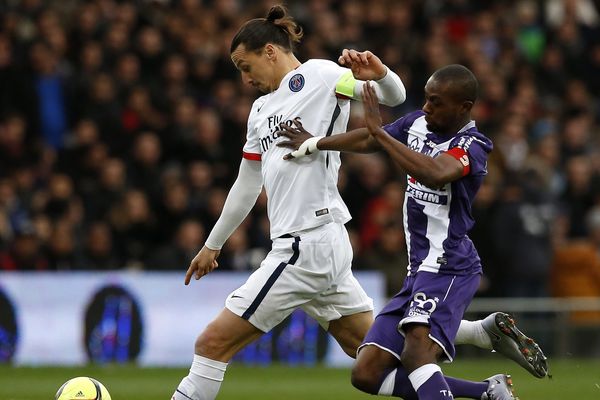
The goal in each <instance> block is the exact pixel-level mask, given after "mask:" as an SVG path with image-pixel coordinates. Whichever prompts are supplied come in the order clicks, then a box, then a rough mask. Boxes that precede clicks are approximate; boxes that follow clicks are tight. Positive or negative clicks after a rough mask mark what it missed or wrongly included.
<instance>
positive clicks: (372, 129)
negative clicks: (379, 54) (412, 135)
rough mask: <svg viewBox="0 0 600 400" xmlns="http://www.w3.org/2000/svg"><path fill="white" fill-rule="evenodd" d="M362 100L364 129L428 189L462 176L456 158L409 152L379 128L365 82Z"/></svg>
mask: <svg viewBox="0 0 600 400" xmlns="http://www.w3.org/2000/svg"><path fill="white" fill-rule="evenodd" d="M363 103H364V107H365V123H366V125H367V130H368V131H369V133H370V134H371V136H373V138H375V140H377V142H378V143H379V145H380V146H381V147H382V148H383V149H384V150H385V151H387V152H388V154H389V155H390V157H391V158H392V160H394V162H395V163H396V164H398V165H399V166H400V167H401V168H402V169H404V170H405V171H406V172H407V173H408V174H409V175H410V176H412V177H413V178H415V179H416V180H417V181H419V182H421V183H422V184H424V185H425V186H428V187H431V188H437V187H442V186H444V185H445V184H447V183H449V182H452V181H455V180H457V179H459V178H460V177H462V176H463V172H464V167H465V166H464V165H463V164H462V163H461V162H460V161H458V160H457V159H456V158H454V157H452V156H450V155H448V154H446V153H441V154H440V155H438V156H437V157H435V158H432V157H430V156H428V155H425V154H421V153H419V152H416V151H413V150H411V149H409V148H408V147H406V146H405V145H404V144H402V143H400V142H399V141H397V140H396V139H394V138H393V137H391V136H390V135H388V134H387V132H386V131H384V130H383V129H382V128H381V116H380V114H379V105H378V104H377V98H376V96H375V91H374V90H373V87H372V86H371V85H370V84H369V82H367V83H365V84H364V88H363Z"/></svg>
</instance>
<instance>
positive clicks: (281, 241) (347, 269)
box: [172, 6, 406, 400]
mask: <svg viewBox="0 0 600 400" xmlns="http://www.w3.org/2000/svg"><path fill="white" fill-rule="evenodd" d="M301 36H302V33H301V30H300V29H299V28H298V26H297V25H296V23H295V22H294V21H293V19H292V18H290V17H289V16H288V14H287V10H286V9H285V8H284V7H282V6H274V7H272V8H271V10H270V11H269V13H268V16H267V18H257V19H253V20H250V21H248V22H247V23H246V24H244V26H242V28H241V29H240V30H239V32H238V33H237V34H236V36H235V37H234V39H233V41H232V45H231V59H232V61H233V62H234V64H235V65H236V67H237V68H238V69H239V70H240V71H241V74H242V79H243V81H244V82H245V83H248V84H250V85H253V86H255V87H257V88H258V89H259V90H260V91H262V92H264V93H267V94H266V95H264V96H262V97H260V98H258V99H257V100H256V101H255V102H254V104H253V106H252V110H251V111H250V116H249V117H248V130H247V141H246V144H245V146H244V149H243V159H242V162H241V165H240V170H239V175H238V177H237V179H236V181H235V183H234V184H233V186H232V188H231V190H230V192H229V195H228V196H227V200H226V202H225V205H224V207H223V211H222V213H221V216H220V218H219V220H218V221H217V223H216V224H215V226H214V227H213V229H212V231H211V233H210V235H209V237H208V239H207V240H206V243H205V245H204V247H203V248H202V249H201V250H200V252H199V253H198V255H196V257H195V258H194V259H193V260H192V262H191V264H190V267H189V269H188V271H187V274H186V280H185V282H186V284H188V283H189V282H190V280H191V278H192V277H195V278H196V279H200V278H201V277H202V276H203V275H205V274H207V273H209V272H211V271H212V270H213V269H215V268H217V266H218V263H217V261H216V258H217V257H218V255H219V252H220V249H221V246H222V245H223V243H224V242H225V241H226V240H227V238H228V237H229V236H230V235H231V233H232V232H233V231H234V230H235V229H236V228H237V227H238V226H239V224H240V223H241V222H242V221H243V219H244V218H245V217H246V216H247V215H248V213H249V212H250V210H251V209H252V207H253V205H254V203H255V202H256V199H257V197H258V195H259V193H260V191H261V188H262V186H263V185H264V187H265V191H266V194H267V198H268V203H267V213H268V217H269V220H270V223H271V239H272V241H273V245H272V250H271V251H270V252H269V254H268V255H267V257H266V258H265V260H264V261H263V262H262V263H261V266H260V268H259V269H258V270H256V271H255V272H254V273H253V274H252V275H251V276H250V277H249V278H248V281H247V282H246V283H245V284H244V285H242V287H240V288H239V289H237V290H235V291H234V292H233V293H231V294H230V295H229V296H228V297H227V300H226V303H225V309H223V311H222V312H221V313H220V314H219V315H218V316H217V317H216V319H215V320H213V321H212V322H211V323H210V324H209V325H208V326H207V327H206V328H205V330H204V331H203V332H202V333H201V334H200V336H199V337H198V339H197V340H196V344H195V355H194V361H193V363H192V367H191V369H190V374H189V375H188V376H186V377H185V378H184V379H183V380H182V381H181V383H180V384H179V387H178V388H177V389H176V391H175V393H174V394H173V397H172V399H173V400H186V399H187V400H189V399H193V400H208V399H214V398H215V397H216V396H217V393H218V391H219V388H220V385H221V382H222V380H223V377H224V374H225V369H226V367H227V362H228V361H229V360H230V359H231V358H232V357H233V356H234V355H235V353H236V352H238V351H239V350H240V349H242V348H243V347H244V346H246V345H247V344H249V343H250V342H252V341H254V340H255V339H257V338H258V337H260V336H261V335H262V334H263V333H265V332H268V331H270V330H271V329H272V328H273V327H275V326H276V325H278V324H279V323H280V322H282V321H283V320H284V319H285V318H286V317H287V316H288V315H289V314H290V313H291V312H292V311H294V310H295V309H297V308H302V309H303V310H304V311H305V312H306V313H307V314H309V315H310V316H312V317H313V318H315V319H316V320H317V321H318V322H319V324H320V325H321V326H322V327H323V328H324V329H326V330H327V331H328V332H329V333H330V334H331V335H332V336H333V337H334V338H335V339H336V340H337V341H338V343H339V344H340V345H341V347H342V349H343V350H344V351H345V352H346V353H347V354H348V355H349V356H351V357H356V349H357V348H358V346H359V345H360V344H361V341H362V339H363V338H364V336H365V334H366V332H367V331H368V329H369V327H370V325H371V323H372V322H373V315H372V310H373V302H372V300H371V299H370V298H369V297H368V296H367V294H366V293H365V291H364V290H363V289H362V287H361V286H360V285H359V284H358V282H357V281H356V279H355V278H354V276H353V275H352V271H351V262H352V247H351V245H350V240H349V238H348V233H347V232H346V229H345V227H344V224H345V223H346V222H348V221H349V220H350V218H351V217H350V214H349V212H348V209H347V208H346V205H345V204H344V202H343V201H342V199H341V196H340V194H339V192H338V190H337V181H338V170H339V167H340V155H339V153H317V154H315V155H314V156H309V157H304V158H302V159H298V160H295V161H292V162H290V161H284V160H283V156H284V155H285V154H286V153H287V150H286V149H283V148H280V147H277V146H276V145H275V144H276V142H278V140H279V138H280V136H279V132H280V130H281V128H280V124H281V123H282V122H283V123H286V124H290V125H291V124H292V122H293V121H301V122H302V123H303V124H304V126H305V127H307V128H308V129H311V130H312V131H313V132H319V134H320V135H323V136H329V135H336V134H338V133H341V132H345V131H346V125H347V123H348V118H349V114H350V104H349V102H350V98H353V99H356V100H359V99H360V98H361V94H362V83H363V82H364V81H366V80H371V81H373V82H374V85H375V90H376V93H377V97H378V100H379V102H380V103H382V104H386V105H397V104H400V103H402V102H403V101H404V99H405V95H406V92H405V89H404V85H403V84H402V81H401V80H400V78H399V77H398V76H397V75H396V74H395V73H393V72H392V71H390V70H389V69H388V68H387V67H386V66H385V65H384V64H383V63H382V62H381V60H379V58H377V57H376V56H375V55H373V54H372V53H370V52H368V51H367V52H361V53H359V52H356V51H354V50H350V51H348V50H344V53H343V55H342V57H340V62H341V63H344V62H345V60H349V59H352V63H351V64H352V69H348V68H343V67H340V66H339V65H337V64H336V63H334V62H331V61H326V60H309V61H307V62H305V63H300V61H298V59H297V58H296V57H295V56H294V54H293V52H292V50H293V44H294V42H298V41H299V40H300V38H301ZM348 93H353V94H352V95H351V96H347V94H348ZM283 139H285V138H283Z"/></svg>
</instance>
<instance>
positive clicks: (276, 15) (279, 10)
mask: <svg viewBox="0 0 600 400" xmlns="http://www.w3.org/2000/svg"><path fill="white" fill-rule="evenodd" d="M285 15H286V10H285V8H283V6H281V5H279V4H277V5H275V6H273V7H271V9H270V10H269V13H268V14H267V21H269V22H272V23H275V21H277V20H278V19H281V18H283V17H285Z"/></svg>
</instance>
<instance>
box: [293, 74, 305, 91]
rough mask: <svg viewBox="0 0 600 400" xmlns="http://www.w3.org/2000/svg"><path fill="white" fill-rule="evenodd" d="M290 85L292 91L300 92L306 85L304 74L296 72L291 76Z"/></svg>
mask: <svg viewBox="0 0 600 400" xmlns="http://www.w3.org/2000/svg"><path fill="white" fill-rule="evenodd" d="M289 87H290V90H291V91H292V92H299V91H301V90H302V88H303V87H304V76H302V74H296V75H294V76H292V77H291V78H290V82H289Z"/></svg>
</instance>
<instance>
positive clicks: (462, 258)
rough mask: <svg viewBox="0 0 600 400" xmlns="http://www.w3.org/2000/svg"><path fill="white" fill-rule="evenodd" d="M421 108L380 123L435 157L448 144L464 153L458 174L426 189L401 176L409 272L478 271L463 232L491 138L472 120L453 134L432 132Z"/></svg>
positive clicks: (470, 220) (469, 225) (470, 221)
mask: <svg viewBox="0 0 600 400" xmlns="http://www.w3.org/2000/svg"><path fill="white" fill-rule="evenodd" d="M424 115H425V113H424V112H423V111H415V112H412V113H410V114H407V115H405V116H404V117H402V118H400V119H398V120H396V121H395V122H392V123H391V124H388V125H386V126H384V127H383V129H385V131H386V132H387V133H389V134H390V135H391V136H392V137H394V138H395V139H396V140H398V141H400V142H402V143H404V144H405V145H406V146H408V147H409V148H410V149H411V150H414V151H418V152H420V153H422V154H427V155H430V156H431V157H436V156H437V155H438V154H440V153H442V152H446V151H448V150H450V149H455V150H451V153H456V152H460V153H462V154H463V156H468V160H466V159H462V160H461V162H463V165H465V168H466V169H465V172H467V171H468V173H467V174H466V175H465V176H463V177H462V178H460V179H458V180H456V181H454V182H451V183H448V184H446V185H445V186H444V187H441V188H430V187H427V186H425V185H423V184H421V183H419V182H417V181H416V180H415V179H414V178H412V177H411V176H407V186H406V194H405V197H404V230H405V232H406V245H407V248H408V249H409V259H410V260H409V261H410V262H409V266H408V269H409V272H410V273H411V274H414V273H415V272H417V271H428V272H433V273H446V274H457V275H463V274H473V273H479V272H481V261H480V259H479V255H478V254H477V250H475V246H473V242H471V239H469V237H468V236H467V232H468V231H469V230H470V229H471V228H472V227H473V224H474V222H475V221H474V220H473V216H472V215H471V204H472V203H473V199H474V198H475V194H476V193H477V191H478V190H479V187H480V186H481V182H482V181H483V177H484V176H485V175H486V174H487V168H486V167H487V156H488V153H489V152H490V151H492V142H491V140H490V139H488V138H487V137H485V136H484V135H483V134H481V133H480V132H478V131H477V127H476V126H475V122H474V121H471V122H469V123H468V124H467V125H465V126H464V127H463V128H462V129H461V130H460V131H459V132H458V133H456V134H455V135H454V136H451V137H448V136H443V135H437V134H435V133H433V132H430V131H429V130H428V129H427V123H426V122H425V117H424Z"/></svg>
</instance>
